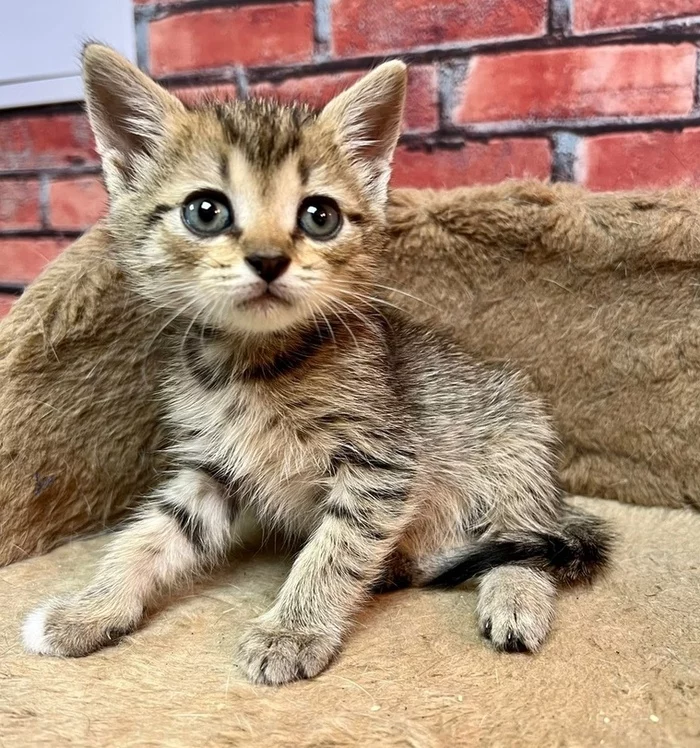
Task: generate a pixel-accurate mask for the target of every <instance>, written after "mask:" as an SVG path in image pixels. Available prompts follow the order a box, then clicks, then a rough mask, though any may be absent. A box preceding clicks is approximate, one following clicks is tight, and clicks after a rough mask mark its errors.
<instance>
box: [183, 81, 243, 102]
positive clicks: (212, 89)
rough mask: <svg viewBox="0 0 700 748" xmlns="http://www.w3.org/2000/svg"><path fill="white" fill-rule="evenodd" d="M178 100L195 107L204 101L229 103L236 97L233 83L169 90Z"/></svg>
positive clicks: (236, 93)
mask: <svg viewBox="0 0 700 748" xmlns="http://www.w3.org/2000/svg"><path fill="white" fill-rule="evenodd" d="M170 92H171V93H174V94H175V96H177V97H178V98H179V99H181V100H182V101H184V102H185V104H188V105H189V106H196V105H197V104H201V103H203V102H205V101H211V100H214V101H230V100H231V99H235V98H236V97H237V96H238V91H237V90H236V86H235V85H234V84H233V83H215V84H213V85H210V86H188V87H187V88H182V87H180V88H171V89H170Z"/></svg>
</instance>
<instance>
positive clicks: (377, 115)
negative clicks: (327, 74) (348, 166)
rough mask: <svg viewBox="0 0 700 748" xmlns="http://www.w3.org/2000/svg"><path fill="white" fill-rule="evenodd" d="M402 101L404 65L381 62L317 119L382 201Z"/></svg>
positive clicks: (404, 95)
mask: <svg viewBox="0 0 700 748" xmlns="http://www.w3.org/2000/svg"><path fill="white" fill-rule="evenodd" d="M405 99H406V65H404V63H403V62H400V61H398V60H394V61H392V62H385V63H384V64H383V65H380V66H379V67H378V68H376V69H375V70H373V71H372V72H371V73H369V74H368V75H366V76H365V77H364V78H362V79H361V80H359V81H358V82H357V83H355V85H354V86H351V87H350V88H349V89H348V90H347V91H344V92H343V93H341V94H340V95H339V96H336V98H335V99H333V100H332V101H331V102H330V103H329V104H327V105H326V107H325V108H324V110H323V111H322V112H321V114H320V116H319V121H320V122H322V123H324V124H327V125H329V126H330V127H332V128H333V129H334V130H335V131H336V133H337V136H338V144H339V145H340V146H341V147H342V148H343V149H344V150H346V151H347V152H348V153H349V154H350V155H351V157H352V159H353V161H355V162H356V163H358V165H359V166H361V167H362V172H363V173H364V175H365V177H366V180H367V182H368V186H369V187H370V188H371V189H372V191H373V192H374V193H375V196H376V197H379V198H380V199H382V200H384V199H385V197H386V189H387V185H388V183H389V176H390V171H391V170H390V165H391V159H392V156H393V155H394V149H395V148H396V143H397V141H398V139H399V134H400V131H401V119H402V116H403V107H404V101H405Z"/></svg>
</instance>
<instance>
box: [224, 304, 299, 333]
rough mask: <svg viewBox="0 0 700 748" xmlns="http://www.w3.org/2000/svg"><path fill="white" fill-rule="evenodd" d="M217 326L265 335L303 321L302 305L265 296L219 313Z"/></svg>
mask: <svg viewBox="0 0 700 748" xmlns="http://www.w3.org/2000/svg"><path fill="white" fill-rule="evenodd" d="M218 316H219V319H218V320H217V324H218V325H219V326H220V327H222V328H224V329H228V330H230V331H231V332H236V333H252V334H265V333H271V332H279V331H281V330H285V329H287V328H290V327H294V326H295V325H297V324H299V322H300V321H301V320H303V319H304V318H305V317H306V316H308V315H307V314H305V312H304V309H303V305H300V304H295V303H294V302H291V301H287V300H284V299H280V298H279V297H276V296H272V295H269V294H265V295H264V296H260V297H258V298H255V299H249V300H246V301H244V302H240V303H237V304H235V305H232V306H231V307H229V308H228V309H226V310H221V312H220V313H219V315H218Z"/></svg>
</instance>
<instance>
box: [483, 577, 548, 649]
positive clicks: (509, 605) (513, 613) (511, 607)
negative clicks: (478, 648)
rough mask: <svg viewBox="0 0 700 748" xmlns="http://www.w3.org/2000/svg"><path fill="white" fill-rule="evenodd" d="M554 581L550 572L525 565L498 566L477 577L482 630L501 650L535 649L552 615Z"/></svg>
mask: <svg viewBox="0 0 700 748" xmlns="http://www.w3.org/2000/svg"><path fill="white" fill-rule="evenodd" d="M555 596H556V585H555V582H554V579H553V578H552V576H551V574H549V573H548V572H546V571H541V570H540V569H533V568H530V567H527V566H515V565H510V566H500V567H498V568H496V569H491V571H488V572H487V573H486V574H484V576H483V577H481V579H480V580H479V589H478V597H477V608H476V612H477V617H478V619H479V627H480V629H481V633H482V634H483V635H484V637H485V638H486V639H490V640H491V642H492V643H493V645H494V647H495V648H496V649H498V650H501V651H504V652H534V651H536V650H537V649H539V648H540V646H541V645H542V642H543V641H544V640H545V638H546V636H547V634H548V633H549V629H550V628H551V625H552V620H553V618H554V599H555Z"/></svg>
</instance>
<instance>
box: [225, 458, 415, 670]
mask: <svg viewBox="0 0 700 748" xmlns="http://www.w3.org/2000/svg"><path fill="white" fill-rule="evenodd" d="M408 486H409V477H408V475H407V473H406V472H405V471H403V470H401V469H398V468H397V469H396V470H394V469H391V468H389V469H382V470H376V471H373V474H372V473H371V472H370V471H369V470H347V469H341V471H340V473H339V475H338V480H337V483H336V484H335V486H334V487H333V489H332V490H331V493H330V495H329V497H328V502H327V505H326V514H325V516H324V518H323V520H322V521H321V523H320V525H319V527H318V528H317V530H316V531H315V533H314V534H313V535H312V537H311V539H310V540H309V542H308V543H307V545H306V546H305V547H304V549H303V550H302V551H301V553H300V554H299V556H298V557H297V559H296V561H295V563H294V566H293V567H292V570H291V572H290V575H289V577H288V579H287V581H286V582H285V584H284V586H283V587H282V590H281V592H280V594H279V596H278V598H277V601H276V602H275V604H274V606H273V607H272V609H271V610H270V611H268V612H267V613H265V614H264V615H263V616H261V617H260V618H258V619H257V620H256V621H254V622H253V624H252V626H251V628H250V630H249V631H248V632H247V634H246V635H245V637H244V638H243V640H242V641H241V644H240V651H239V661H240V664H241V666H242V668H243V669H244V671H245V673H246V675H247V676H248V678H249V679H250V680H252V681H254V682H256V683H267V684H282V683H287V682H289V681H293V680H297V679H300V678H311V677H313V676H315V675H317V674H318V673H320V672H321V671H322V670H323V669H324V668H325V667H326V666H327V665H328V663H329V662H330V661H331V659H332V658H333V656H334V655H335V654H336V653H337V652H338V650H339V649H340V646H341V644H342V640H343V638H344V636H345V635H346V633H347V632H348V630H349V628H350V626H351V624H352V621H353V618H354V616H355V615H356V613H357V612H358V610H359V609H360V606H361V604H362V602H363V601H364V600H365V599H366V597H367V596H368V594H369V593H370V590H371V589H372V587H373V585H374V584H375V583H376V581H377V579H378V578H379V577H380V575H381V573H382V570H383V568H384V564H385V561H386V559H387V557H388V556H389V554H390V553H391V552H392V550H393V548H394V547H395V544H396V540H397V538H398V536H399V534H400V533H401V531H402V530H403V528H404V527H405V525H406V522H407V521H408V518H409V515H410V509H409V503H410V499H409V491H408Z"/></svg>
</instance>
